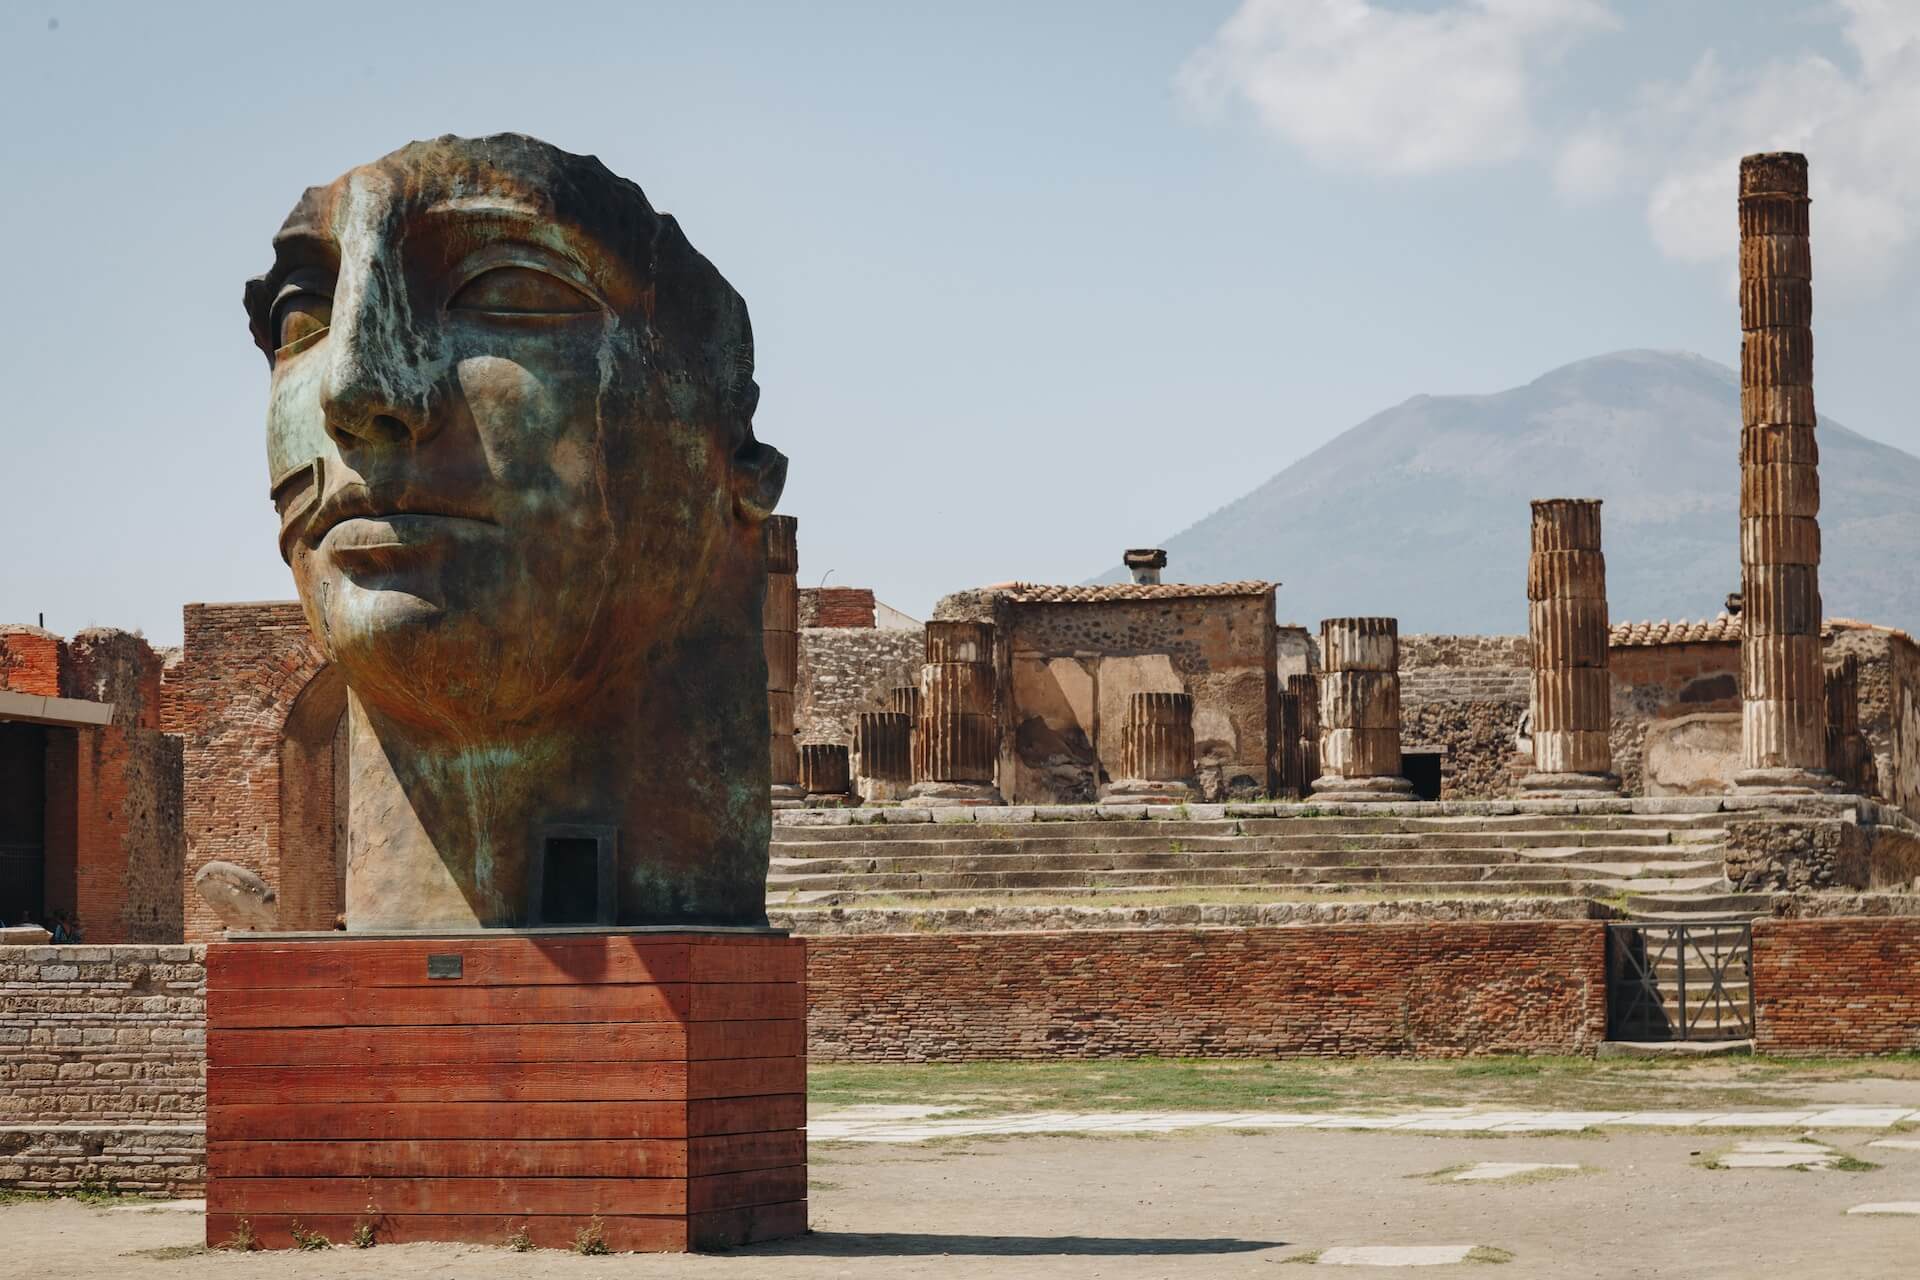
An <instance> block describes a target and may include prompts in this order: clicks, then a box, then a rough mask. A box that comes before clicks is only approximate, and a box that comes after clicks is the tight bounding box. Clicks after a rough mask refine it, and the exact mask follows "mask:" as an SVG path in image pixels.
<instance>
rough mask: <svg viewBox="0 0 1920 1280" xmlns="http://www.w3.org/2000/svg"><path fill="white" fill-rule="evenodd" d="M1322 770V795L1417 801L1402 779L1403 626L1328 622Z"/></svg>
mask: <svg viewBox="0 0 1920 1280" xmlns="http://www.w3.org/2000/svg"><path fill="white" fill-rule="evenodd" d="M1320 661H1321V665H1322V668H1323V670H1322V671H1321V673H1320V723H1321V726H1322V727H1321V731H1320V767H1321V768H1322V769H1323V770H1325V772H1324V773H1322V774H1321V775H1320V776H1319V777H1318V778H1316V779H1314V783H1313V792H1314V795H1316V796H1317V797H1319V798H1321V799H1323V800H1336V801H1341V802H1347V803H1362V802H1368V801H1393V800H1412V799H1414V798H1415V795H1414V790H1413V784H1412V783H1410V782H1408V781H1407V780H1406V779H1405V778H1403V777H1401V776H1400V624H1399V622H1398V621H1396V620H1395V619H1393V618H1328V619H1326V620H1325V621H1323V622H1322V623H1321V624H1320Z"/></svg>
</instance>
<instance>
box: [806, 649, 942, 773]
mask: <svg viewBox="0 0 1920 1280" xmlns="http://www.w3.org/2000/svg"><path fill="white" fill-rule="evenodd" d="M926 653H927V641H926V633H925V632H924V631H923V630H920V629H918V628H916V629H914V630H912V631H880V630H875V629H874V628H873V627H872V626H871V624H869V625H868V626H866V627H826V626H821V627H803V628H802V629H801V631H800V671H799V678H798V680H797V681H796V682H795V684H796V687H795V689H794V691H793V719H794V737H795V738H796V739H797V740H798V741H800V742H837V743H841V744H843V745H847V746H851V745H852V743H853V722H854V719H855V717H856V716H858V715H859V714H860V712H862V711H879V710H881V709H883V707H884V705H885V702H886V697H887V691H888V690H890V689H892V688H894V687H895V686H897V685H904V684H912V685H917V684H919V683H920V667H921V665H922V664H923V663H924V662H925V661H926Z"/></svg>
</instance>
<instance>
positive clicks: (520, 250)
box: [447, 245, 611, 316]
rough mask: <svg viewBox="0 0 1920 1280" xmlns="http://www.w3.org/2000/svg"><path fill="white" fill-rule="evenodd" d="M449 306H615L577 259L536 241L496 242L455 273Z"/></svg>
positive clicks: (583, 309)
mask: <svg viewBox="0 0 1920 1280" xmlns="http://www.w3.org/2000/svg"><path fill="white" fill-rule="evenodd" d="M452 278H453V280H454V281H456V283H455V284H454V285H453V287H452V288H451V289H449V290H448V294H447V309H448V310H449V311H477V312H484V313H487V314H491V315H501V316H510V315H525V316H540V315H585V314H588V313H590V312H597V311H604V310H610V309H611V308H610V307H609V306H608V304H607V301H606V299H605V298H603V297H602V296H601V295H600V292H599V290H597V289H596V288H594V286H593V285H592V283H590V282H589V281H588V279H587V278H586V274H585V273H584V272H583V271H581V270H580V269H579V268H578V267H576V266H575V265H574V264H573V263H572V262H570V261H568V260H566V259H564V258H561V257H558V256H557V255H553V254H550V253H547V252H545V251H543V250H540V249H538V248H535V247H531V246H523V245H503V246H493V247H491V248H489V249H484V250H482V251H480V252H479V253H476V254H474V255H472V256H471V257H470V258H468V259H467V261H466V262H464V263H462V264H461V266H460V268H459V269H458V270H457V271H455V272H454V273H453V276H452Z"/></svg>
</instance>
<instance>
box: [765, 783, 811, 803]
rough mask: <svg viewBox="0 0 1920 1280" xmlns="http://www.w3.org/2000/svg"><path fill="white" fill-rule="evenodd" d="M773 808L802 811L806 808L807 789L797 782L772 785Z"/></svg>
mask: <svg viewBox="0 0 1920 1280" xmlns="http://www.w3.org/2000/svg"><path fill="white" fill-rule="evenodd" d="M773 807H774V808H776V809H804V808H806V807H807V789H806V788H805V787H803V786H801V785H800V784H799V783H797V782H776V783H774V784H773Z"/></svg>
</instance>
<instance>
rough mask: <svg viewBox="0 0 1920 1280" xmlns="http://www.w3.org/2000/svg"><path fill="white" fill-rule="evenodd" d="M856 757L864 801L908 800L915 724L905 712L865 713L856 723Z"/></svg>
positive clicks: (856, 783)
mask: <svg viewBox="0 0 1920 1280" xmlns="http://www.w3.org/2000/svg"><path fill="white" fill-rule="evenodd" d="M914 692H916V693H917V692H919V691H918V690H914ZM853 757H854V766H853V774H854V789H855V790H856V791H858V792H859V794H860V798H861V799H862V800H867V801H876V800H904V799H906V796H907V791H908V788H910V787H911V786H912V785H913V721H911V720H910V719H908V718H907V715H906V713H905V712H902V711H862V712H861V713H860V714H859V715H858V716H856V717H855V718H854V722H853Z"/></svg>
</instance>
